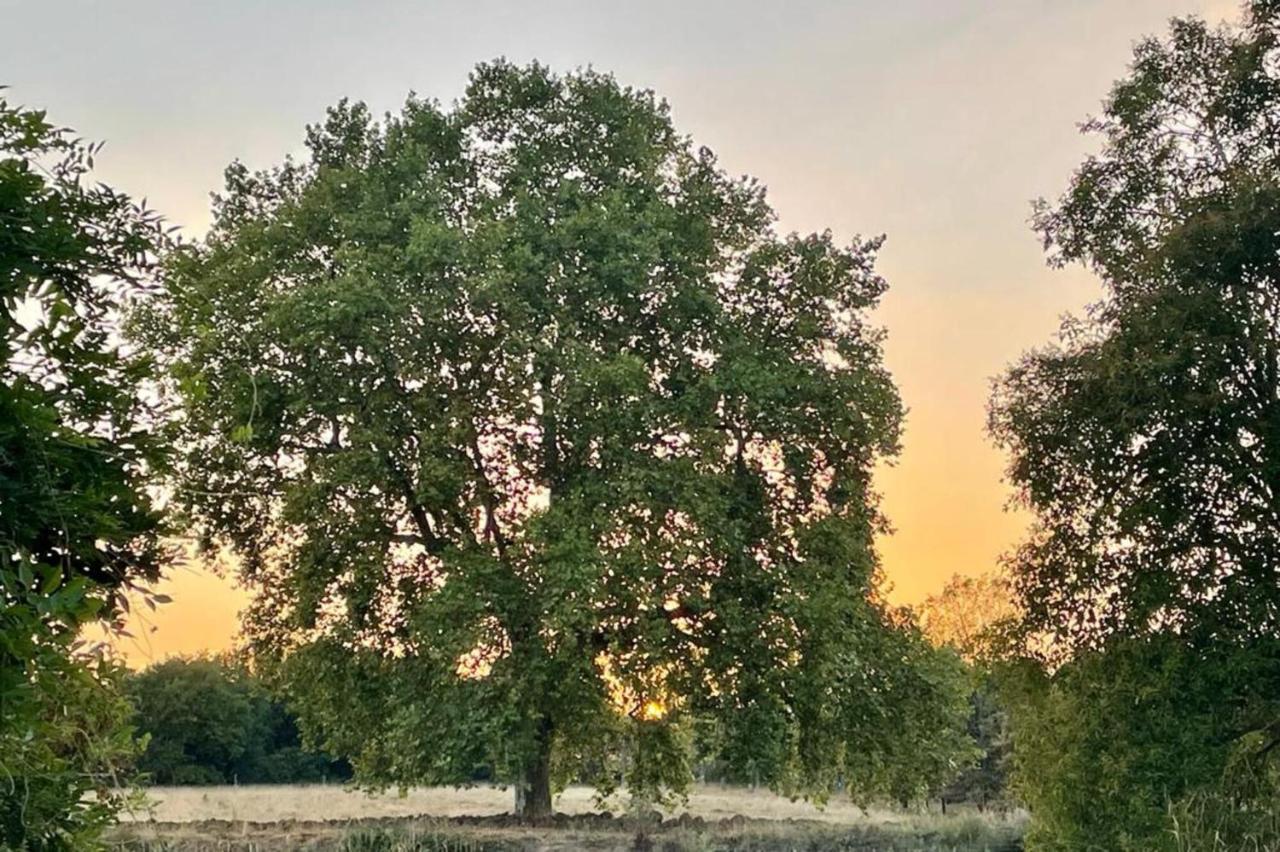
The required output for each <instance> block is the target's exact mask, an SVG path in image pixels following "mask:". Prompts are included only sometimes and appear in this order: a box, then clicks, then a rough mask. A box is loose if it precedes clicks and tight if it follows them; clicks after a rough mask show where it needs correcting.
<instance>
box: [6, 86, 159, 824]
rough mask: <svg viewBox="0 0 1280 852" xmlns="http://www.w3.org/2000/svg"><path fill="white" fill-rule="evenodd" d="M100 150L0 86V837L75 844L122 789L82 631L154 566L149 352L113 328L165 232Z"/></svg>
mask: <svg viewBox="0 0 1280 852" xmlns="http://www.w3.org/2000/svg"><path fill="white" fill-rule="evenodd" d="M95 151H96V147H94V146H88V145H85V144H83V143H81V142H80V141H79V140H76V139H73V138H72V137H71V136H70V135H69V134H68V133H66V132H65V131H62V130H59V129H57V128H55V127H54V126H52V125H50V124H49V123H48V122H47V121H46V119H45V116H44V114H43V113H41V112H35V111H30V110H24V109H21V108H16V107H13V106H10V105H9V104H8V102H7V101H5V100H3V99H0V307H2V310H0V335H2V336H3V338H4V350H3V353H0V845H4V846H6V847H14V848H31V849H60V848H65V847H67V846H70V845H73V844H77V843H79V842H82V841H84V840H85V839H86V838H90V837H92V836H93V835H94V833H95V832H96V830H97V829H98V828H99V827H100V826H101V825H102V824H103V823H104V822H105V821H107V820H108V819H109V818H110V816H111V814H112V813H113V812H114V810H115V808H116V807H117V805H118V804H119V796H118V795H115V794H113V793H111V792H110V790H111V788H112V787H114V786H115V785H116V782H117V781H118V776H117V774H116V772H117V769H118V767H120V766H121V765H122V764H123V763H124V762H125V761H127V759H128V758H129V757H130V756H131V754H132V746H131V740H130V737H129V732H128V730H127V728H126V727H125V722H126V721H127V719H128V707H127V704H125V703H124V701H123V700H122V699H121V698H120V697H119V695H118V694H116V692H115V691H114V681H115V680H116V679H117V676H118V672H117V671H116V669H115V668H114V667H113V666H112V665H111V664H109V663H107V662H104V661H103V660H102V659H101V658H99V656H98V655H97V654H96V653H95V652H94V651H93V649H90V648H85V647H80V646H78V645H77V644H76V636H77V633H78V631H79V629H80V627H81V626H82V625H84V624H86V623H89V622H91V621H95V620H101V619H112V618H114V617H115V616H116V615H117V612H118V606H119V604H120V603H121V602H122V600H123V599H122V598H121V597H120V595H121V593H122V592H123V591H124V590H126V589H128V588H129V587H130V585H131V584H133V583H135V582H139V581H143V580H147V579H150V578H153V577H154V576H155V575H156V572H157V565H158V556H157V544H156V541H157V539H156V534H157V526H158V519H157V515H156V513H155V512H154V511H153V510H152V508H151V506H150V504H149V501H148V498H147V496H146V494H145V492H144V490H143V484H144V482H145V478H146V476H147V474H148V472H149V470H151V469H153V468H154V465H155V463H156V461H157V460H158V459H159V457H160V450H159V447H158V445H157V444H156V442H155V441H154V440H153V439H152V438H151V436H150V435H149V434H148V432H147V431H146V429H145V425H144V424H145V422H146V417H145V412H144V411H143V410H142V406H141V403H140V397H139V393H138V388H139V386H140V383H141V382H142V381H143V380H144V379H145V377H146V376H147V372H148V365H147V364H146V362H144V361H140V360H137V359H133V358H130V357H127V356H125V355H123V354H122V353H121V352H120V351H118V349H117V347H116V345H115V343H114V342H113V339H112V334H111V330H112V328H113V318H114V310H115V308H116V306H117V304H118V302H119V300H120V299H121V298H122V297H123V296H124V295H126V294H127V293H128V292H129V291H130V290H131V289H134V288H135V286H136V282H137V280H138V277H139V276H140V275H141V274H142V273H143V272H144V271H145V270H146V268H147V267H148V265H149V264H150V263H151V256H152V252H153V251H154V250H155V249H156V247H157V246H158V245H159V244H160V243H161V242H162V238H163V234H162V232H161V231H160V229H159V225H158V223H157V220H156V218H155V216H154V215H153V214H151V213H149V212H147V211H146V210H143V209H141V208H139V207H138V206H137V205H135V204H134V203H132V202H131V201H130V200H129V199H127V198H125V197H124V196H122V195H119V194H118V193H116V192H114V191H113V190H111V189H110V188H109V187H106V186H104V185H102V184H92V183H90V182H89V179H88V174H89V170H90V169H91V167H92V165H93V155H94V153H95ZM90 791H99V792H100V793H101V795H99V796H97V798H85V794H86V793H88V792H90Z"/></svg>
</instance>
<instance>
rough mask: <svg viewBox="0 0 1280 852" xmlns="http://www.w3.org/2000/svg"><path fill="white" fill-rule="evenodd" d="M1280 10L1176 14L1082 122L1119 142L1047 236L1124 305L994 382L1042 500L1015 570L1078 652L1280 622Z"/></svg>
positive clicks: (1016, 450)
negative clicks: (1231, 23)
mask: <svg viewBox="0 0 1280 852" xmlns="http://www.w3.org/2000/svg"><path fill="white" fill-rule="evenodd" d="M1278 25H1280V11H1277V10H1276V9H1275V8H1273V4H1270V3H1265V2H1255V3H1253V4H1251V5H1250V7H1249V14H1248V19H1247V24H1246V26H1245V27H1244V28H1242V29H1238V30H1236V29H1223V30H1213V29H1211V28H1209V27H1208V26H1207V25H1206V24H1205V23H1204V21H1202V20H1198V19H1183V20H1176V21H1175V22H1174V23H1173V28H1172V32H1171V34H1170V38H1169V39H1168V40H1167V41H1161V40H1158V39H1148V40H1145V41H1143V42H1141V43H1140V44H1139V45H1138V47H1137V49H1136V52H1135V56H1134V62H1133V67H1132V70H1131V74H1130V76H1129V77H1128V78H1126V79H1124V80H1122V81H1120V82H1119V83H1118V84H1117V85H1116V87H1115V89H1114V90H1113V91H1112V93H1111V97H1110V98H1109V99H1108V101H1107V103H1106V106H1105V110H1104V112H1103V114H1102V116H1101V117H1099V118H1096V119H1094V120H1092V121H1090V122H1089V123H1088V124H1087V125H1086V129H1087V130H1088V131H1090V132H1092V133H1095V134H1098V135H1099V136H1101V137H1102V140H1103V149H1102V151H1101V153H1099V154H1098V155H1096V156H1093V157H1090V158H1089V159H1088V160H1086V161H1085V162H1084V164H1083V165H1082V166H1081V167H1080V169H1079V170H1078V171H1077V173H1076V175H1075V178H1074V180H1073V181H1072V184H1071V187H1070V189H1069V191H1068V192H1067V194H1066V195H1065V196H1064V197H1063V199H1062V200H1061V202H1060V203H1059V204H1058V205H1056V206H1048V205H1044V206H1042V207H1041V208H1040V210H1039V212H1038V215H1037V227H1038V229H1039V231H1040V233H1041V234H1042V235H1043V237H1044V239H1045V243H1046V245H1047V246H1049V248H1050V249H1051V250H1052V257H1053V259H1054V260H1055V261H1056V262H1059V263H1066V262H1076V261H1079V262H1082V263H1085V264H1087V265H1088V266H1089V267H1090V268H1091V269H1093V270H1094V271H1095V272H1097V273H1098V275H1099V276H1100V277H1101V279H1102V281H1103V283H1104V285H1105V286H1106V289H1107V297H1106V298H1105V299H1104V300H1103V301H1102V302H1101V303H1100V304H1099V305H1098V306H1097V307H1096V308H1094V309H1093V310H1092V311H1091V312H1090V313H1088V314H1087V315H1086V316H1084V317H1079V318H1075V319H1072V320H1070V321H1068V323H1067V324H1066V326H1065V327H1064V329H1063V334H1062V337H1061V340H1060V343H1059V345H1057V346H1055V347H1051V348H1047V349H1044V350H1041V351H1038V352H1035V353H1032V354H1031V355H1029V356H1028V357H1026V358H1025V359H1024V360H1023V361H1022V362H1020V363H1019V364H1017V365H1016V366H1015V367H1014V368H1013V369H1012V370H1011V371H1010V372H1009V373H1008V374H1007V375H1006V376H1005V377H1004V379H1003V380H1002V381H1001V383H1000V384H999V385H998V387H997V391H996V395H995V398H994V401H993V408H992V418H991V423H992V429H993V432H994V434H995V436H996V438H997V439H998V440H999V441H1000V442H1001V443H1002V444H1004V445H1005V446H1006V447H1007V448H1008V449H1009V450H1010V452H1011V455H1012V460H1013V461H1012V465H1011V468H1010V477H1011V479H1012V481H1013V483H1014V484H1015V485H1016V486H1017V487H1018V488H1019V489H1020V491H1021V494H1022V496H1023V499H1024V500H1025V502H1026V503H1027V505H1029V506H1030V507H1031V508H1032V509H1033V510H1034V511H1035V513H1036V517H1037V522H1038V525H1037V530H1036V533H1035V535H1034V536H1033V537H1032V538H1031V540H1030V541H1029V542H1028V543H1027V545H1026V546H1025V547H1024V548H1023V550H1022V551H1021V552H1020V553H1019V554H1018V556H1017V558H1016V565H1017V567H1018V569H1019V570H1018V571H1017V572H1016V581H1017V583H1018V586H1019V591H1020V596H1021V599H1022V602H1023V604H1024V606H1026V608H1027V611H1028V616H1029V618H1030V620H1031V623H1032V624H1033V625H1034V626H1035V627H1036V628H1038V629H1044V630H1048V631H1051V632H1053V633H1054V634H1055V635H1057V636H1058V637H1059V638H1061V639H1062V640H1063V641H1064V642H1066V643H1068V644H1072V645H1078V644H1082V643H1083V644H1089V643H1093V642H1097V641H1098V640H1100V639H1101V638H1103V637H1105V636H1108V635H1114V634H1126V635H1135V634H1137V635H1140V634H1144V633H1148V632H1152V631H1161V630H1165V629H1170V628H1177V629H1186V630H1203V631H1205V633H1206V635H1220V634H1224V633H1229V634H1235V635H1237V636H1244V635H1273V634H1274V633H1275V632H1276V628H1277V618H1278V617H1280V607H1278V606H1277V605H1278V604H1280V584H1278V583H1277V582H1276V570H1277V563H1276V560H1277V559H1278V558H1280V547H1278V546H1277V545H1278V544H1280V495H1277V492H1276V483H1277V482H1278V481H1280V390H1278V388H1280V382H1278V378H1277V370H1280V357H1278V356H1277V351H1278V350H1277V345H1278V344H1280V313H1278V311H1280V307H1278V305H1280V302H1278V299H1280V252H1278V251H1277V249H1278V248H1280V236H1278V235H1280V136H1278V135H1277V132H1278V131H1277V125H1276V121H1277V119H1276V108H1277V103H1278V102H1280V75H1278V74H1277V70H1276V69H1277V65H1276V63H1277V55H1278V51H1277V44H1276V39H1277V26H1278Z"/></svg>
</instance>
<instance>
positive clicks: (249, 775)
mask: <svg viewBox="0 0 1280 852" xmlns="http://www.w3.org/2000/svg"><path fill="white" fill-rule="evenodd" d="M126 693H127V694H128V696H129V699H130V701H131V702H132V703H133V706H134V710H135V717H134V726H135V727H136V729H137V731H138V733H139V735H141V736H145V737H146V738H147V746H146V750H145V751H144V752H143V754H142V756H141V757H140V758H139V760H138V769H139V770H140V771H141V772H142V773H144V774H145V779H146V781H148V782H150V783H154V784H232V783H241V784H269V783H305V782H313V781H324V780H328V779H343V778H346V777H348V776H349V774H350V771H349V768H348V767H346V766H343V765H341V764H339V763H335V762H334V761H332V760H330V759H329V758H328V757H326V756H324V755H319V754H314V753H308V752H305V751H303V750H302V749H301V747H300V746H301V743H300V742H299V740H298V731H297V727H296V726H295V724H294V720H293V717H292V715H290V714H289V713H287V712H286V711H285V709H284V708H283V707H282V706H281V705H280V704H279V702H277V701H276V700H274V699H273V698H272V697H271V695H270V694H269V693H268V691H267V689H266V686H265V685H264V684H262V683H261V682H260V681H259V680H258V678H256V677H255V676H254V675H253V674H252V673H251V672H250V671H249V670H248V669H247V668H246V667H245V666H244V665H242V664H241V663H239V662H237V661H236V660H234V659H227V658H203V657H196V658H193V659H182V658H175V659H171V660H166V661H165V662H163V663H157V664H156V665H154V666H150V667H149V668H147V669H146V670H145V671H142V672H138V673H136V674H132V675H130V676H129V677H128V678H127V680H126Z"/></svg>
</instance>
